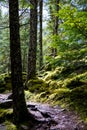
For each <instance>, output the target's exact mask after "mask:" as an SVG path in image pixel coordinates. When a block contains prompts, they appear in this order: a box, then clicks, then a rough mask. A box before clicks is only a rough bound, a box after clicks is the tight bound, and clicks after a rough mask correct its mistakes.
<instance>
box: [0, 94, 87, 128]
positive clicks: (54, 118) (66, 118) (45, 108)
mask: <svg viewBox="0 0 87 130" xmlns="http://www.w3.org/2000/svg"><path fill="white" fill-rule="evenodd" d="M9 95H10V94H0V106H3V107H4V106H5V107H6V104H7V107H11V104H12V101H11V99H9ZM8 104H10V105H8ZM27 107H28V110H29V112H30V113H31V114H32V115H33V116H34V117H35V118H36V119H37V120H38V123H36V124H34V123H33V122H32V124H31V126H30V127H29V126H26V125H21V130H87V126H85V124H84V122H82V121H81V120H80V119H79V117H78V115H77V114H76V113H75V112H74V111H68V110H66V109H62V108H61V107H60V106H50V105H49V104H41V103H33V102H27ZM0 127H2V130H5V129H3V128H5V126H0ZM0 130H1V128H0Z"/></svg>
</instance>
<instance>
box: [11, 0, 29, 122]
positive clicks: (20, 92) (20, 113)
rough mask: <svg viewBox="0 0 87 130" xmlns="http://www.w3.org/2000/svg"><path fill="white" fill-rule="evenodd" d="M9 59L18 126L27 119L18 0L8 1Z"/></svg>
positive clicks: (14, 108) (14, 112)
mask: <svg viewBox="0 0 87 130" xmlns="http://www.w3.org/2000/svg"><path fill="white" fill-rule="evenodd" d="M9 22H10V57H11V78H12V93H13V118H14V123H15V124H19V123H20V122H22V121H24V120H26V119H27V117H28V111H27V107H26V103H25V98H24V88H23V83H22V63H21V49H20V35H19V16H18V0H9Z"/></svg>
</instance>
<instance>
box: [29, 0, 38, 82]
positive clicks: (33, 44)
mask: <svg viewBox="0 0 87 130" xmlns="http://www.w3.org/2000/svg"><path fill="white" fill-rule="evenodd" d="M30 3H31V5H32V7H31V8H30V41H29V52H28V75H27V80H29V79H31V78H34V77H35V75H36V51H37V0H30Z"/></svg>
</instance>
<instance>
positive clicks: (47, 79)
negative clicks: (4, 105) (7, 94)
mask: <svg viewBox="0 0 87 130" xmlns="http://www.w3.org/2000/svg"><path fill="white" fill-rule="evenodd" d="M82 66H84V65H83V64H80V65H79V64H78V67H77V66H76V67H72V66H69V68H68V67H56V68H55V69H54V70H52V71H46V72H45V71H44V73H42V76H41V75H40V77H36V78H34V79H31V80H30V81H28V84H27V90H25V98H26V100H27V101H32V102H45V103H49V104H52V105H58V104H59V105H61V106H62V107H67V108H69V109H73V110H75V111H77V112H78V113H79V115H81V117H82V118H83V119H84V120H85V121H87V71H86V66H85V67H82ZM82 70H83V71H82ZM23 79H24V81H25V80H26V74H25V73H24V78H23ZM0 83H1V84H0V86H1V88H2V89H4V90H6V89H7V90H10V89H9V88H10V87H9V86H10V85H11V84H10V75H9V76H8V75H6V74H4V75H1V76H0ZM9 84H10V85H9ZM0 92H2V90H1V89H0ZM1 116H2V117H3V114H1Z"/></svg>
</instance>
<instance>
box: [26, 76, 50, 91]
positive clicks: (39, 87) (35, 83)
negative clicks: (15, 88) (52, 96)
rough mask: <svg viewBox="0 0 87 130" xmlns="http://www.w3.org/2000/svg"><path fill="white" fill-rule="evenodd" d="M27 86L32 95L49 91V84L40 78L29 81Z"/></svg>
mask: <svg viewBox="0 0 87 130" xmlns="http://www.w3.org/2000/svg"><path fill="white" fill-rule="evenodd" d="M27 86H28V89H29V91H30V92H32V93H33V92H35V93H37V92H43V91H46V90H47V89H48V84H47V83H45V82H44V81H43V80H42V79H38V78H36V79H31V80H29V81H28V84H27Z"/></svg>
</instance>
